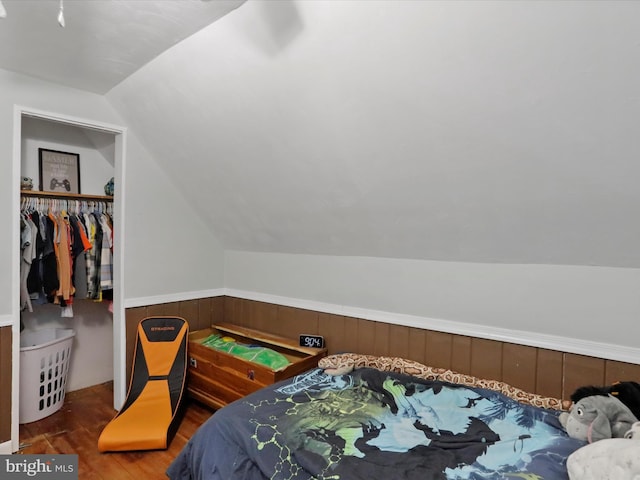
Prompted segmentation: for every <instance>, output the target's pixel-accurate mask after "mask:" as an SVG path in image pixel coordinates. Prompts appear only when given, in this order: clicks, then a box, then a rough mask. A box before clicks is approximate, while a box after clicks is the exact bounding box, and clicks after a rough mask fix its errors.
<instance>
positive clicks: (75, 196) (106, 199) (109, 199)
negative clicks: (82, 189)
mask: <svg viewBox="0 0 640 480" xmlns="http://www.w3.org/2000/svg"><path fill="white" fill-rule="evenodd" d="M20 195H22V196H23V197H44V198H67V199H71V200H99V201H102V202H113V197H111V196H108V195H85V194H83V193H64V192H41V191H38V190H20Z"/></svg>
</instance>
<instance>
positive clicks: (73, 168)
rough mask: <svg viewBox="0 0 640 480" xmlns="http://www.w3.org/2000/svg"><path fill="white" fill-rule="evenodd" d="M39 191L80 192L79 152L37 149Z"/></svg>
mask: <svg viewBox="0 0 640 480" xmlns="http://www.w3.org/2000/svg"><path fill="white" fill-rule="evenodd" d="M38 160H39V166H40V191H42V192H61V193H80V154H78V153H69V152H59V151H57V150H47V149H46V148H39V149H38Z"/></svg>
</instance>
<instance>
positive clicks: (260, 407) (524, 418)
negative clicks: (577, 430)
mask: <svg viewBox="0 0 640 480" xmlns="http://www.w3.org/2000/svg"><path fill="white" fill-rule="evenodd" d="M583 445H584V442H580V441H577V440H574V439H571V438H569V437H568V436H567V435H566V433H565V432H564V430H563V429H562V427H561V425H560V423H559V422H558V417H557V412H554V411H550V410H544V409H540V408H537V407H532V406H530V405H524V404H520V403H518V402H516V401H514V400H511V399H510V398H508V397H506V396H504V395H502V394H500V393H497V392H494V391H492V390H486V389H481V388H472V387H467V386H461V385H456V384H450V383H446V382H440V381H427V380H421V379H418V378H415V377H410V376H407V375H402V374H396V373H390V372H382V371H379V370H374V369H359V370H356V371H355V372H353V373H352V374H350V375H344V376H341V377H340V376H339V377H333V376H329V375H326V374H324V373H323V372H322V371H321V370H312V371H309V372H307V373H305V374H304V375H300V376H298V377H295V378H293V379H290V380H286V381H284V382H280V383H279V384H276V385H274V386H272V387H268V388H265V389H263V390H260V391H258V392H256V393H254V394H252V395H250V396H248V397H245V398H243V399H241V400H238V401H236V402H234V403H232V404H230V405H228V406H227V407H225V408H223V409H221V410H219V411H217V412H216V413H215V414H214V415H213V416H212V417H211V418H210V419H209V420H208V421H207V422H206V423H205V424H203V425H202V426H201V427H200V429H199V430H198V431H197V432H196V434H195V435H194V436H193V438H191V439H190V441H189V442H188V443H187V445H186V446H185V448H184V449H183V450H182V452H181V453H180V454H179V455H178V457H177V458H176V459H175V460H174V461H173V463H172V464H171V465H170V467H169V469H168V470H167V475H168V476H169V478H171V479H172V480H264V479H273V480H307V479H318V480H329V479H331V480H358V479H363V480H390V479H393V480H401V479H407V480H418V479H419V480H430V479H443V480H445V479H450V480H454V479H455V480H476V479H486V480H498V479H525V480H565V479H567V478H568V476H567V472H566V459H567V457H568V456H569V454H571V453H572V452H573V451H574V450H576V449H577V448H579V447H581V446H583Z"/></svg>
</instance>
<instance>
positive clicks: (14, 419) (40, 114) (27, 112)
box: [11, 105, 127, 451]
mask: <svg viewBox="0 0 640 480" xmlns="http://www.w3.org/2000/svg"><path fill="white" fill-rule="evenodd" d="M24 117H32V118H36V119H39V120H48V121H51V122H57V123H62V124H66V125H69V126H73V127H77V128H82V129H88V130H97V131H101V132H105V133H110V134H113V135H114V142H115V149H114V150H115V151H114V180H115V185H116V191H115V195H114V198H113V208H114V216H116V218H117V219H118V228H117V229H116V231H115V233H114V235H115V238H114V244H115V245H114V252H113V253H114V263H113V279H114V285H116V286H117V287H116V288H115V289H114V295H113V350H114V351H113V405H114V408H115V409H116V410H119V409H120V407H121V406H122V404H123V403H124V399H125V395H126V372H125V365H126V331H125V322H124V319H125V316H124V301H123V296H124V275H123V272H124V238H125V231H124V230H125V228H124V226H125V224H126V222H125V210H124V205H125V191H126V188H125V165H126V144H127V141H126V139H127V129H126V127H122V126H119V125H114V124H109V123H105V122H101V121H96V120H89V119H85V118H79V117H73V116H70V115H64V114H60V113H53V112H47V111H43V110H38V109H34V108H31V107H25V106H21V105H14V121H13V162H12V176H11V178H12V182H11V185H12V187H11V188H12V195H11V198H12V206H11V208H12V212H13V226H12V249H13V252H14V254H13V255H12V257H13V260H12V268H11V274H12V278H14V279H17V278H19V277H20V262H19V253H20V242H19V233H20V232H19V230H18V229H19V225H20V220H19V219H20V176H21V169H22V167H21V155H22V119H23V118H24ZM11 290H12V291H11V305H12V307H11V311H12V318H13V322H12V340H13V341H12V372H11V382H12V387H11V388H12V395H11V440H12V449H13V451H17V450H18V447H19V412H18V408H19V403H20V402H19V390H20V388H19V381H20V364H19V362H20V309H19V304H20V288H19V285H18V282H17V281H15V282H12V289H11Z"/></svg>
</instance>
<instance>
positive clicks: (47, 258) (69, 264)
mask: <svg viewBox="0 0 640 480" xmlns="http://www.w3.org/2000/svg"><path fill="white" fill-rule="evenodd" d="M107 210H109V208H108V206H107V204H106V203H105V202H101V203H100V202H86V201H82V202H81V201H71V202H69V201H67V200H57V199H50V198H40V199H33V198H30V199H27V201H25V199H24V198H23V202H22V206H21V231H20V235H21V252H20V253H21V270H20V308H21V309H28V310H29V311H33V310H32V308H33V306H32V302H31V300H34V301H35V300H37V301H39V302H49V303H54V304H57V305H60V306H61V307H62V310H61V312H62V313H61V314H62V316H63V317H72V316H73V309H72V305H73V303H74V297H75V295H76V291H77V289H76V273H77V271H76V270H77V266H78V264H79V263H82V262H78V260H79V259H80V257H81V256H82V257H84V258H83V260H84V263H85V265H86V273H87V278H86V283H87V298H90V299H93V300H95V301H101V300H102V297H103V293H104V294H105V297H106V298H107V299H111V298H113V295H112V292H113V220H112V217H111V216H110V215H109V213H108V211H107ZM83 268H84V266H83ZM82 280H83V279H82V275H81V276H80V281H82Z"/></svg>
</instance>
